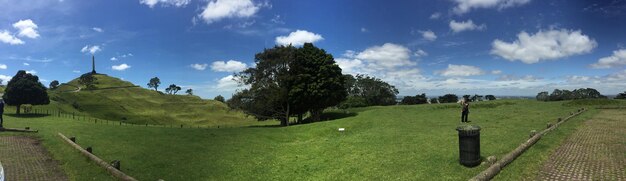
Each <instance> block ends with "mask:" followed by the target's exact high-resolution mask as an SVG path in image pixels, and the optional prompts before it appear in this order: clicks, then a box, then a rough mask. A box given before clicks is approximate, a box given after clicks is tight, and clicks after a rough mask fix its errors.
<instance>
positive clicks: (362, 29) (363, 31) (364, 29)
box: [361, 28, 369, 33]
mask: <svg viewBox="0 0 626 181" xmlns="http://www.w3.org/2000/svg"><path fill="white" fill-rule="evenodd" d="M361 32H362V33H366V32H369V30H367V28H361Z"/></svg>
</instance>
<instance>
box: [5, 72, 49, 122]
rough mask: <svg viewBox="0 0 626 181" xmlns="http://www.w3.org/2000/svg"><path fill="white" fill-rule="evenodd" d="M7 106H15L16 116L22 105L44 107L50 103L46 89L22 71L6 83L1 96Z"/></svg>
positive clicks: (33, 76) (30, 75)
mask: <svg viewBox="0 0 626 181" xmlns="http://www.w3.org/2000/svg"><path fill="white" fill-rule="evenodd" d="M2 99H4V102H5V103H6V104H7V105H11V106H16V108H17V110H16V114H20V108H21V106H22V105H23V104H31V105H45V104H49V103H50V99H49V97H48V92H47V91H46V87H44V86H43V84H41V82H39V77H37V76H36V75H32V74H29V73H26V71H24V70H20V71H18V72H17V74H16V75H15V76H13V78H12V79H11V80H10V81H9V83H7V87H6V90H5V92H4V95H3V96H2Z"/></svg>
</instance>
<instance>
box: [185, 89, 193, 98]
mask: <svg viewBox="0 0 626 181" xmlns="http://www.w3.org/2000/svg"><path fill="white" fill-rule="evenodd" d="M185 93H186V94H187V95H190V96H192V95H193V89H187V90H186V91H185Z"/></svg>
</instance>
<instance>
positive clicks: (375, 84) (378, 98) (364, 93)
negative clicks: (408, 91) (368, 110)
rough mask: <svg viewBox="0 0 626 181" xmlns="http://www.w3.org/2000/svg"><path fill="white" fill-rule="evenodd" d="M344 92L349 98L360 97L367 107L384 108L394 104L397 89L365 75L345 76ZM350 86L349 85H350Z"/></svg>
mask: <svg viewBox="0 0 626 181" xmlns="http://www.w3.org/2000/svg"><path fill="white" fill-rule="evenodd" d="M345 77H346V80H347V81H346V84H347V85H345V86H344V87H346V90H347V91H348V93H349V96H357V97H362V98H363V99H365V101H366V102H367V105H368V106H386V105H394V104H396V95H398V93H399V92H398V89H396V87H395V86H393V85H390V84H389V83H387V82H385V81H382V80H380V79H378V78H375V77H370V76H366V75H356V77H352V76H351V75H350V76H349V75H346V76H345ZM350 84H351V85H350Z"/></svg>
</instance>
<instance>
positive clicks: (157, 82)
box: [148, 77, 161, 91]
mask: <svg viewBox="0 0 626 181" xmlns="http://www.w3.org/2000/svg"><path fill="white" fill-rule="evenodd" d="M159 85H161V80H159V78H158V77H154V78H151V79H150V82H148V88H154V91H158V90H157V88H159Z"/></svg>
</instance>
